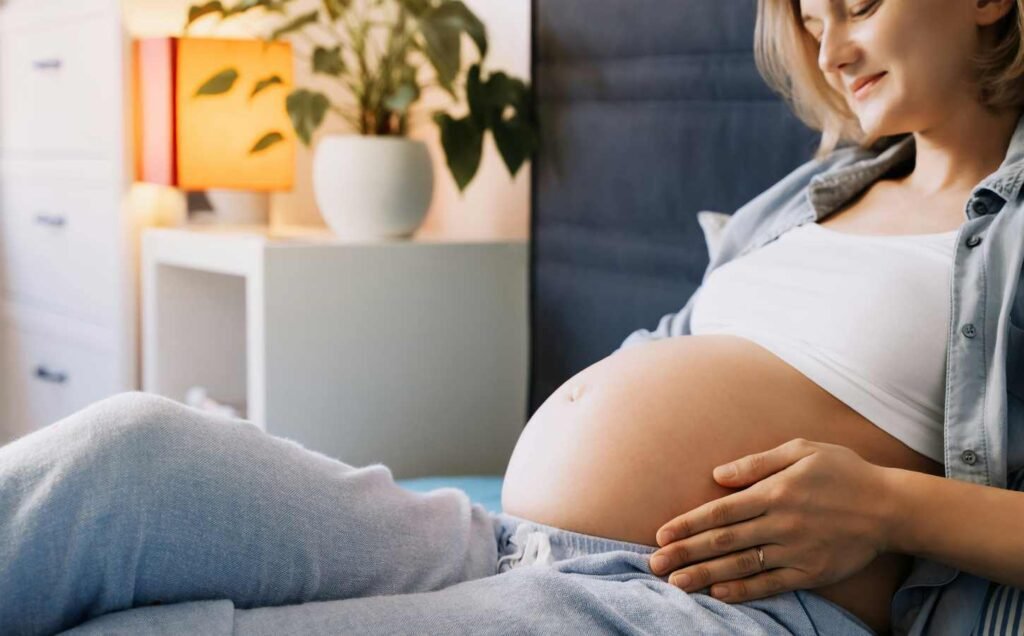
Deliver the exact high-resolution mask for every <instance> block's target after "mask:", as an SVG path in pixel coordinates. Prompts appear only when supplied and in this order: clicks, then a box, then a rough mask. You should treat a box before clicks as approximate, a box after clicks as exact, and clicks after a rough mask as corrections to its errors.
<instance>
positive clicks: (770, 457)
mask: <svg viewBox="0 0 1024 636" xmlns="http://www.w3.org/2000/svg"><path fill="white" fill-rule="evenodd" d="M815 450H816V448H815V442H809V441H807V440H805V439H803V438H800V437H798V438H796V439H792V440H790V441H788V442H786V443H785V444H781V445H779V446H776V447H775V448H773V449H771V450H767V451H764V452H763V453H754V454H753V455H747V456H745V457H741V458H739V459H737V460H736V461H734V462H729V463H728V464H722V465H721V466H718V467H716V468H715V469H714V470H713V471H712V473H711V474H712V476H714V478H715V481H717V482H718V483H720V484H722V485H723V486H730V487H734V488H735V487H739V486H746V485H748V484H752V483H754V482H757V481H760V480H762V479H764V478H765V477H768V476H770V475H773V474H775V473H777V472H779V471H780V470H782V469H784V468H786V467H787V466H791V465H793V464H795V463H796V462H798V461H800V460H801V459H803V458H804V457H807V456H808V455H810V454H812V453H814V452H815Z"/></svg>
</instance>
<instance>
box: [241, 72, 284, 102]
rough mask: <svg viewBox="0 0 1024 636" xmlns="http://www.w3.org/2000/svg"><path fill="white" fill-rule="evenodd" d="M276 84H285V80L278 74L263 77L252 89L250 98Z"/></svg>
mask: <svg viewBox="0 0 1024 636" xmlns="http://www.w3.org/2000/svg"><path fill="white" fill-rule="evenodd" d="M275 84H284V80H283V79H281V78H280V77H279V76H277V75H271V76H270V77H267V78H264V79H261V80H260V81H258V82H256V86H255V87H254V88H253V89H252V93H250V94H249V99H252V98H253V97H256V95H258V94H259V93H261V92H263V91H265V90H266V89H268V88H270V87H271V86H274V85H275Z"/></svg>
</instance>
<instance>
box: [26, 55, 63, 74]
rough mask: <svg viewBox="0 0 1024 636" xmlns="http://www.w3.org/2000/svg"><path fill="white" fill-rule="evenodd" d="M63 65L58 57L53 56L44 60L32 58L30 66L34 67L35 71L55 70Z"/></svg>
mask: <svg viewBox="0 0 1024 636" xmlns="http://www.w3.org/2000/svg"><path fill="white" fill-rule="evenodd" d="M63 65H64V63H63V62H61V61H60V59H58V58H55V57H54V58H49V59H44V60H32V67H33V68H35V69H36V70H37V71H49V70H54V71H57V70H60V67H61V66H63Z"/></svg>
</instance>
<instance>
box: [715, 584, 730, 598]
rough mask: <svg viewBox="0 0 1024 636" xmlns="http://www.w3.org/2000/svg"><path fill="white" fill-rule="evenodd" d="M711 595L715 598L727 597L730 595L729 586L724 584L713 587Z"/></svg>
mask: <svg viewBox="0 0 1024 636" xmlns="http://www.w3.org/2000/svg"><path fill="white" fill-rule="evenodd" d="M711 596H714V597H715V598H725V597H726V596H729V588H727V587H725V586H724V585H716V586H714V587H713V588H711Z"/></svg>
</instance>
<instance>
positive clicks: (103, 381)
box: [0, 0, 140, 443]
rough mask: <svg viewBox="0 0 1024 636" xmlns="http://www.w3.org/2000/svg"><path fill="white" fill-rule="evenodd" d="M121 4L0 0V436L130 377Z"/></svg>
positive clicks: (134, 370)
mask: <svg viewBox="0 0 1024 636" xmlns="http://www.w3.org/2000/svg"><path fill="white" fill-rule="evenodd" d="M129 42H130V41H129V39H128V37H127V35H126V34H125V31H124V27H123V24H122V17H121V7H120V2H119V1H118V0H6V1H3V0H0V443H3V442H6V441H9V440H10V439H12V438H14V437H18V436H20V435H23V434H25V433H28V432H31V431H33V430H35V429H37V428H39V427H42V426H45V425H47V424H50V423H52V422H54V421H56V420H58V419H60V418H62V417H64V416H65V415H68V414H70V413H72V412H74V411H76V410H78V409H80V408H82V407H83V406H86V405H88V404H90V403H91V402H94V401H96V400H99V399H101V398H103V397H106V396H108V395H111V394H114V393H117V392H120V391H125V390H131V389H134V388H136V387H137V377H138V361H137V351H138V344H137V340H138V326H137V320H138V310H137V291H136V289H137V265H136V263H137V251H138V249H137V245H138V238H137V237H138V233H139V229H140V228H139V227H137V225H138V224H137V222H136V221H135V220H134V219H133V216H132V214H131V211H130V207H129V205H128V197H127V193H128V188H129V186H130V183H131V175H132V174H133V172H134V170H133V165H132V153H131V134H130V128H129V126H128V122H130V121H131V119H130V117H129V115H130V108H131V100H130V95H131V91H130V90H129V85H128V78H129V77H130V73H129V71H130V68H131V57H130V52H131V49H130V43H129Z"/></svg>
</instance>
